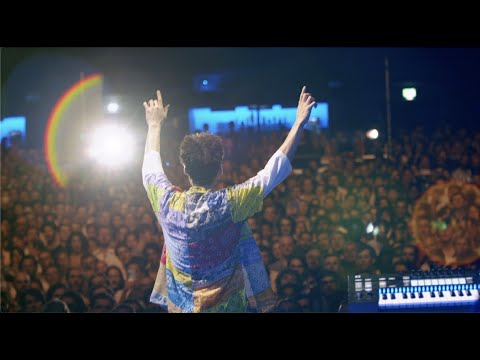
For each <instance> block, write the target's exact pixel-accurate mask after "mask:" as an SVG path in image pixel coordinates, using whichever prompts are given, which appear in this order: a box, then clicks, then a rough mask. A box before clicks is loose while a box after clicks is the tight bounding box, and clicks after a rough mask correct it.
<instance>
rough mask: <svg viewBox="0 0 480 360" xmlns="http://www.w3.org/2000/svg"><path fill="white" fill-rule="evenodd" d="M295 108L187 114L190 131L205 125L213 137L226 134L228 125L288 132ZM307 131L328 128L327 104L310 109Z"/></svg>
mask: <svg viewBox="0 0 480 360" xmlns="http://www.w3.org/2000/svg"><path fill="white" fill-rule="evenodd" d="M296 113H297V108H296V107H290V108H289V107H287V108H284V107H282V106H281V105H273V106H272V107H270V108H261V109H260V110H257V109H255V108H250V107H248V106H237V107H235V108H234V109H233V110H212V109H211V108H207V107H205V108H191V109H190V111H189V120H190V131H191V132H195V131H201V130H202V129H203V127H204V125H205V124H207V125H208V128H209V131H210V132H212V133H220V134H222V133H226V132H227V131H228V124H229V122H231V121H233V123H234V124H235V128H236V129H239V128H240V127H242V126H245V127H248V126H254V127H255V126H257V124H258V120H260V127H261V129H263V130H276V129H278V128H279V126H280V125H282V126H285V127H287V128H291V127H292V125H293V123H294V122H295V117H296ZM307 128H310V129H313V128H318V129H321V128H323V129H325V128H328V104H327V103H318V104H317V107H316V108H313V109H312V113H311V115H310V121H309V123H308V124H307Z"/></svg>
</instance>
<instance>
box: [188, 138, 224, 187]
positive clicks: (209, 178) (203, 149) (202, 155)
mask: <svg viewBox="0 0 480 360" xmlns="http://www.w3.org/2000/svg"><path fill="white" fill-rule="evenodd" d="M222 161H223V144H222V138H221V137H219V136H217V135H212V134H208V133H198V134H191V135H187V136H185V138H184V139H183V141H182V143H181V145H180V162H181V163H182V165H184V166H185V173H186V174H187V175H188V176H189V177H190V179H191V180H192V183H193V184H195V185H200V186H210V185H212V183H213V181H214V180H215V177H216V176H217V175H218V172H219V171H220V167H221V165H222Z"/></svg>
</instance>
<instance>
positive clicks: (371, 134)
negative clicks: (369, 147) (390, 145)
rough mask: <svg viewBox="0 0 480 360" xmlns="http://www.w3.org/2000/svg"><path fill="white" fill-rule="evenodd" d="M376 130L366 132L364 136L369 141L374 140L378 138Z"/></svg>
mask: <svg viewBox="0 0 480 360" xmlns="http://www.w3.org/2000/svg"><path fill="white" fill-rule="evenodd" d="M378 135H379V134H378V130H377V129H372V130H368V131H367V132H366V134H365V136H366V137H367V138H369V139H371V140H375V139H377V138H378Z"/></svg>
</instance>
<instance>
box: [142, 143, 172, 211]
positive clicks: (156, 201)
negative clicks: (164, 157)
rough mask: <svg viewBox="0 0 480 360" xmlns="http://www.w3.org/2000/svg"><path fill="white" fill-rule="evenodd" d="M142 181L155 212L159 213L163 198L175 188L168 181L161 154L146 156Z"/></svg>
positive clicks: (152, 152) (154, 152) (153, 152)
mask: <svg viewBox="0 0 480 360" xmlns="http://www.w3.org/2000/svg"><path fill="white" fill-rule="evenodd" d="M142 179H143V186H144V187H145V190H146V191H147V196H148V199H149V200H150V203H151V204H152V208H153V211H154V212H155V213H158V212H159V211H160V201H161V199H162V196H163V195H164V194H165V192H166V191H167V190H169V189H171V188H173V185H172V183H171V182H170V181H169V180H168V179H167V176H166V175H165V172H164V171H163V167H162V161H161V159H160V153H158V152H156V151H150V152H148V153H146V154H145V156H144V158H143V166H142Z"/></svg>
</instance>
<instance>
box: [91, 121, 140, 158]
mask: <svg viewBox="0 0 480 360" xmlns="http://www.w3.org/2000/svg"><path fill="white" fill-rule="evenodd" d="M133 145H134V143H133V138H132V135H131V134H130V133H129V132H128V130H127V129H126V128H122V127H120V126H117V125H114V124H111V125H104V126H102V127H99V128H97V129H96V130H95V131H94V133H93V134H92V138H91V141H90V145H89V147H88V149H87V154H88V155H89V156H90V157H91V158H92V159H94V160H95V161H96V162H98V163H99V164H100V165H102V166H107V167H118V166H121V165H124V164H126V163H128V161H130V159H131V157H132V153H133Z"/></svg>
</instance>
